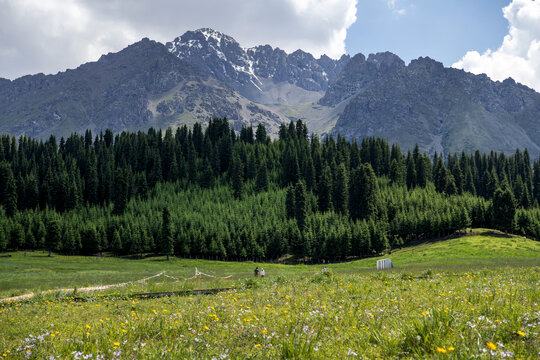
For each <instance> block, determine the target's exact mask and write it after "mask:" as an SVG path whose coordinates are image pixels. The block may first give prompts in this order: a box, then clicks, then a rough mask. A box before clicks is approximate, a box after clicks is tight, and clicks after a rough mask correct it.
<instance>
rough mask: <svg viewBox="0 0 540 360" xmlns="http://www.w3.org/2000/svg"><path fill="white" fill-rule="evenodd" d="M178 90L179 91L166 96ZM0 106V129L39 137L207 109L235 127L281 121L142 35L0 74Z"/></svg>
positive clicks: (174, 118)
mask: <svg viewBox="0 0 540 360" xmlns="http://www.w3.org/2000/svg"><path fill="white" fill-rule="evenodd" d="M179 90H180V91H181V92H182V96H181V97H176V98H175V100H174V101H173V103H172V104H171V103H170V102H167V101H166V100H167V98H168V97H169V96H171V94H173V95H174V93H177V92H178V91H179ZM162 100H163V101H162ZM169 105H172V106H169ZM0 109H2V110H1V111H0V132H1V133H10V134H13V135H22V134H25V135H29V136H35V137H42V138H43V137H47V136H49V135H51V134H55V135H57V136H67V135H69V134H71V133H73V132H84V130H86V129H91V130H94V131H99V130H102V129H106V128H110V129H112V130H113V131H114V132H119V131H123V130H146V129H148V128H149V127H151V126H154V127H167V126H178V125H182V124H183V123H185V122H187V123H192V122H194V121H199V122H205V121H208V119H210V118H212V117H214V116H227V117H228V118H229V119H230V120H231V122H233V123H234V124H235V126H236V127H237V128H240V127H241V124H249V123H250V121H259V122H264V123H265V124H267V126H268V127H269V130H275V131H276V132H277V127H278V126H279V124H280V123H281V122H283V121H286V120H287V119H286V118H284V117H282V116H280V115H278V114H275V113H273V112H272V111H270V110H269V109H268V108H265V107H263V106H260V105H258V104H255V103H253V102H250V101H249V100H247V99H245V98H244V97H242V96H241V95H239V94H238V93H236V92H235V91H234V90H233V89H232V88H231V87H230V86H228V85H227V84H225V83H221V82H219V81H217V80H215V79H213V78H211V77H209V76H208V75H207V74H205V73H204V72H203V71H202V70H201V69H200V68H198V67H195V66H193V65H191V64H189V63H187V62H185V61H182V60H180V59H178V58H177V57H176V56H174V55H172V54H170V52H168V51H167V49H166V48H165V46H164V45H162V44H160V43H157V42H154V41H151V40H148V39H143V40H141V41H140V42H137V43H135V44H133V45H130V46H128V47H127V48H125V49H124V50H122V51H120V52H118V53H114V54H108V55H104V56H102V57H101V58H100V59H99V60H98V61H97V62H93V63H88V64H84V65H82V66H80V67H79V68H77V69H75V70H67V71H66V72H63V73H58V74H56V75H47V76H45V75H43V74H38V75H34V76H25V77H22V78H19V79H16V80H14V81H12V82H10V81H9V80H5V79H2V81H0ZM184 119H188V120H191V121H183V120H184Z"/></svg>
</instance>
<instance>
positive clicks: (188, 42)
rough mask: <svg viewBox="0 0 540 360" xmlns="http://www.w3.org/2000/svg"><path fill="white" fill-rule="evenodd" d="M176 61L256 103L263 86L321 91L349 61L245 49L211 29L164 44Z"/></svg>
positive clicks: (267, 47)
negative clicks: (283, 84)
mask: <svg viewBox="0 0 540 360" xmlns="http://www.w3.org/2000/svg"><path fill="white" fill-rule="evenodd" d="M166 46H167V49H168V50H169V51H170V52H171V53H172V54H174V55H176V56H177V57H178V58H179V59H182V60H185V61H187V62H188V63H190V64H193V65H195V66H199V67H200V68H201V69H202V70H203V71H204V72H205V73H207V74H209V75H211V76H213V77H214V78H216V79H218V80H219V81H222V82H225V83H227V84H229V85H230V86H232V87H233V88H234V89H235V90H237V91H238V92H239V93H240V94H242V95H243V96H245V97H247V98H249V99H250V100H255V101H257V100H258V99H259V96H260V93H262V92H264V89H263V88H264V86H263V82H264V83H267V82H265V80H268V79H270V80H272V81H273V82H275V83H280V82H288V83H290V84H294V85H297V86H298V87H300V88H302V89H304V90H307V91H314V92H317V91H325V90H326V89H327V88H328V85H329V84H330V83H332V82H333V81H334V79H335V78H336V77H337V75H338V74H339V73H340V72H341V70H342V69H343V67H344V66H345V64H346V63H347V62H348V60H349V57H348V56H347V55H344V56H342V57H341V59H339V60H333V59H330V58H329V57H328V56H322V57H321V58H319V59H315V58H314V57H313V56H312V55H311V54H309V53H306V52H304V51H302V50H297V51H295V52H293V53H292V54H287V53H285V52H284V51H283V50H281V49H279V48H275V49H274V48H272V47H271V46H270V45H264V46H257V47H253V48H249V49H245V48H242V47H240V45H239V44H238V43H237V42H236V41H235V40H234V39H233V38H232V37H230V36H227V35H225V34H223V33H220V32H218V31H215V30H212V29H199V30H196V31H188V32H186V33H185V34H184V35H182V36H180V37H177V38H176V39H174V41H172V42H169V43H167V44H166Z"/></svg>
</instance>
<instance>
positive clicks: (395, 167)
mask: <svg viewBox="0 0 540 360" xmlns="http://www.w3.org/2000/svg"><path fill="white" fill-rule="evenodd" d="M390 180H391V181H392V183H394V184H396V185H398V186H403V185H405V166H404V165H403V163H401V162H398V160H396V159H393V160H392V163H391V164H390Z"/></svg>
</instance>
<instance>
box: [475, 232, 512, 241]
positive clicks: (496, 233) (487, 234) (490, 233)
mask: <svg viewBox="0 0 540 360" xmlns="http://www.w3.org/2000/svg"><path fill="white" fill-rule="evenodd" d="M478 235H482V236H491V237H496V238H504V239H511V238H513V237H514V235H512V234H505V233H502V232H499V231H495V230H486V231H482V232H480V233H478Z"/></svg>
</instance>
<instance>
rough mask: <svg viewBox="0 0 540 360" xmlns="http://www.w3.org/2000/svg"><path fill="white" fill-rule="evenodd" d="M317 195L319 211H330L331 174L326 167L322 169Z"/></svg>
mask: <svg viewBox="0 0 540 360" xmlns="http://www.w3.org/2000/svg"><path fill="white" fill-rule="evenodd" d="M317 195H318V205H319V210H320V211H322V212H325V211H328V210H330V209H331V208H332V174H331V173H330V167H329V166H328V165H325V166H324V168H323V171H322V175H321V180H320V182H319V185H318V188H317Z"/></svg>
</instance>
